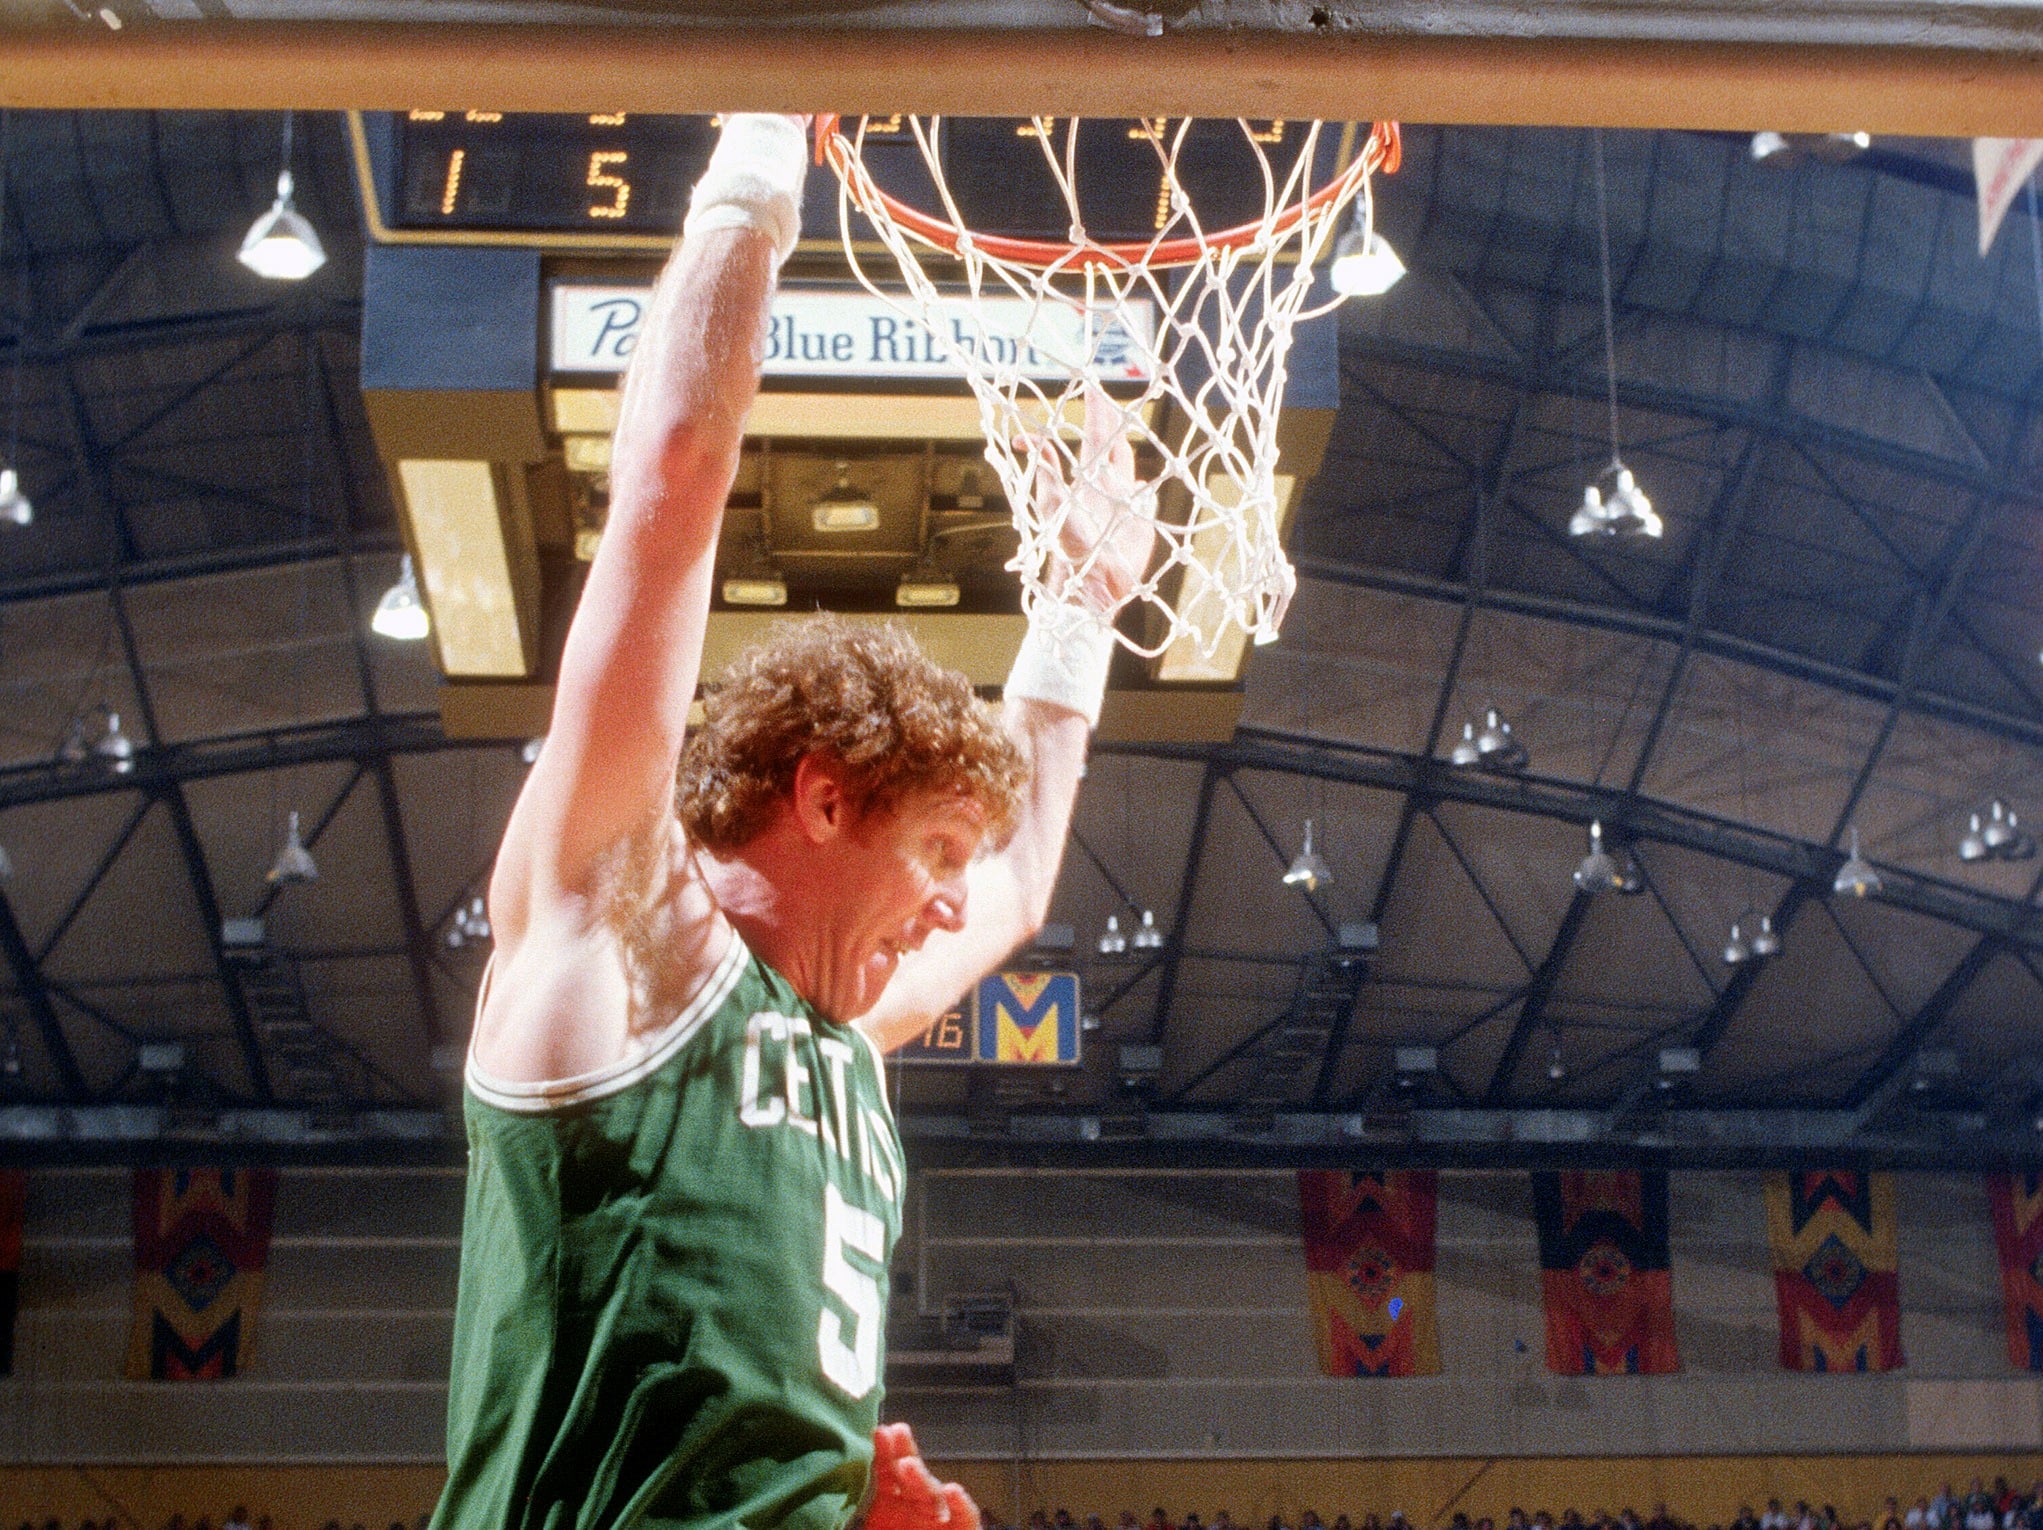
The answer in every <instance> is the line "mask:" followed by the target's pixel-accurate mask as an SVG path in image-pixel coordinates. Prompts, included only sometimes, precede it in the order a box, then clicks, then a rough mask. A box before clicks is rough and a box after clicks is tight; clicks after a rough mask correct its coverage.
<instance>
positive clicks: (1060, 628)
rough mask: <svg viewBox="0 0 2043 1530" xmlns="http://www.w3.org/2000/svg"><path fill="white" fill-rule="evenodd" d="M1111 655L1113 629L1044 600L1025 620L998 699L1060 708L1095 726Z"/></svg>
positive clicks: (1081, 611)
mask: <svg viewBox="0 0 2043 1530" xmlns="http://www.w3.org/2000/svg"><path fill="white" fill-rule="evenodd" d="M1113 657H1114V629H1113V628H1112V627H1110V626H1108V625H1107V623H1106V622H1104V621H1102V620H1101V619H1100V618H1099V617H1098V616H1096V615H1094V614H1093V613H1092V612H1091V611H1087V610H1085V609H1084V608H1082V607H1080V606H1067V605H1053V604H1051V603H1050V602H1048V601H1045V602H1044V603H1043V604H1042V605H1039V606H1037V607H1036V609H1035V612H1034V614H1033V615H1031V616H1030V618H1029V631H1028V636H1026V637H1024V638H1023V639H1022V645H1021V651H1020V652H1019V653H1017V654H1016V655H1015V656H1014V668H1013V669H1012V670H1010V671H1009V672H1008V676H1007V687H1006V689H1005V690H1004V691H1003V692H1002V695H1003V696H1006V697H1010V698H1012V697H1026V698H1027V699H1028V700H1030V701H1045V702H1048V703H1049V704H1050V705H1052V706H1059V707H1063V708H1065V709H1066V710H1068V711H1072V712H1076V713H1078V714H1079V716H1081V717H1083V718H1084V719H1085V720H1086V722H1087V723H1089V724H1091V725H1092V726H1094V727H1097V726H1099V720H1100V702H1101V701H1102V700H1104V699H1105V697H1106V693H1107V666H1108V665H1109V664H1110V663H1112V662H1113Z"/></svg>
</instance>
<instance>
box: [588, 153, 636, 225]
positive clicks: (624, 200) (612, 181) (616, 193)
mask: <svg viewBox="0 0 2043 1530" xmlns="http://www.w3.org/2000/svg"><path fill="white" fill-rule="evenodd" d="M629 158H631V156H630V155H629V154H626V153H625V152H624V151H623V150H621V149H605V150H599V151H598V152H596V153H594V154H591V155H590V156H589V185H591V186H592V187H594V188H595V189H597V190H598V191H607V192H609V193H610V200H609V201H608V202H597V203H595V204H593V205H592V206H591V207H590V208H589V216H590V217H592V218H621V217H623V216H624V210H625V209H626V208H627V207H629V206H630V205H631V182H630V181H627V180H626V179H625V178H624V177H623V176H621V175H612V174H611V173H610V166H612V165H617V166H620V167H621V166H622V165H623V164H624V162H625V161H626V160H628V159H629Z"/></svg>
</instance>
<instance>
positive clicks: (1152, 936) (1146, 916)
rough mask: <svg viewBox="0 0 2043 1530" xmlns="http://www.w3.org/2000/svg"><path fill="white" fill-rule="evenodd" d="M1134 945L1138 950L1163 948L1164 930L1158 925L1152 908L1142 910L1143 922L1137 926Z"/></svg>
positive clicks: (1158, 949)
mask: <svg viewBox="0 0 2043 1530" xmlns="http://www.w3.org/2000/svg"><path fill="white" fill-rule="evenodd" d="M1133 943H1134V946H1135V949H1136V950H1138V951H1160V950H1162V949H1163V931H1162V930H1159V929H1158V928H1157V927H1156V915H1155V913H1154V912H1153V911H1152V910H1150V909H1146V908H1145V909H1144V910H1143V911H1142V923H1140V924H1139V925H1137V926H1136V927H1135V937H1134V942H1133Z"/></svg>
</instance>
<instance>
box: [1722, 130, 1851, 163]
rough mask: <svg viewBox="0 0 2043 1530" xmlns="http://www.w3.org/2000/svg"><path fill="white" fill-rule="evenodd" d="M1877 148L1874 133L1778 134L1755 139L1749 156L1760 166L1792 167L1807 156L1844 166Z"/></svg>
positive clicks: (1760, 133)
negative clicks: (1770, 164) (1767, 164)
mask: <svg viewBox="0 0 2043 1530" xmlns="http://www.w3.org/2000/svg"><path fill="white" fill-rule="evenodd" d="M1872 146H1873V135H1872V134H1871V133H1865V132H1859V133H1775V132H1759V133H1754V134H1753V135H1752V143H1751V145H1750V149H1749V152H1750V153H1751V155H1752V158H1753V161H1754V163H1756V164H1765V163H1767V162H1769V161H1772V162H1773V163H1775V164H1781V165H1791V164H1794V163H1795V162H1796V161H1798V160H1800V159H1801V158H1802V157H1803V156H1804V155H1813V156H1814V157H1815V158H1817V159H1824V160H1829V161H1830V162H1831V163H1833V164H1842V163H1843V162H1844V161H1846V160H1848V159H1853V158H1856V157H1857V156H1858V155H1860V154H1863V153H1864V152H1865V151H1866V150H1868V149H1870V148H1871V147H1872Z"/></svg>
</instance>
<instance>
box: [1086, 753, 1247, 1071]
mask: <svg viewBox="0 0 2043 1530" xmlns="http://www.w3.org/2000/svg"><path fill="white" fill-rule="evenodd" d="M1094 750H1095V752H1098V753H1113V752H1117V751H1113V750H1110V749H1106V750H1103V749H1101V748H1100V746H1099V745H1097V744H1095V745H1094ZM1219 784H1220V771H1219V768H1218V767H1217V766H1215V765H1214V764H1212V763H1211V762H1210V761H1209V762H1208V763H1207V766H1206V770H1205V773H1204V774H1203V775H1202V776H1200V777H1199V798H1198V803H1197V805H1196V806H1195V807H1194V808H1193V809H1192V834H1191V838H1190V839H1189V840H1188V841H1186V844H1185V870H1184V875H1182V876H1180V877H1179V878H1178V906H1177V912H1176V913H1174V914H1172V915H1171V921H1170V933H1169V934H1168V935H1167V936H1165V937H1164V943H1163V950H1164V964H1163V977H1162V978H1161V979H1160V980H1159V981H1158V983H1157V985H1156V1007H1155V1008H1154V1009H1153V1010H1152V1011H1151V1012H1150V1016H1149V1040H1150V1042H1151V1043H1152V1044H1158V1043H1161V1042H1162V1040H1163V1030H1164V1027H1165V1026H1166V1025H1167V1024H1169V1023H1170V1007H1171V1001H1172V1000H1174V999H1176V998H1177V994H1178V966H1179V964H1180V963H1181V962H1182V961H1183V959H1184V950H1185V930H1186V929H1187V927H1188V926H1189V925H1190V924H1191V922H1192V895H1193V893H1194V892H1195V891H1196V890H1197V887H1198V878H1199V870H1200V867H1201V866H1202V865H1203V863H1204V861H1205V859H1206V828H1207V825H1208V824H1210V823H1211V822H1212V820H1213V789H1214V788H1215V787H1216V786H1218V785H1219Z"/></svg>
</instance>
